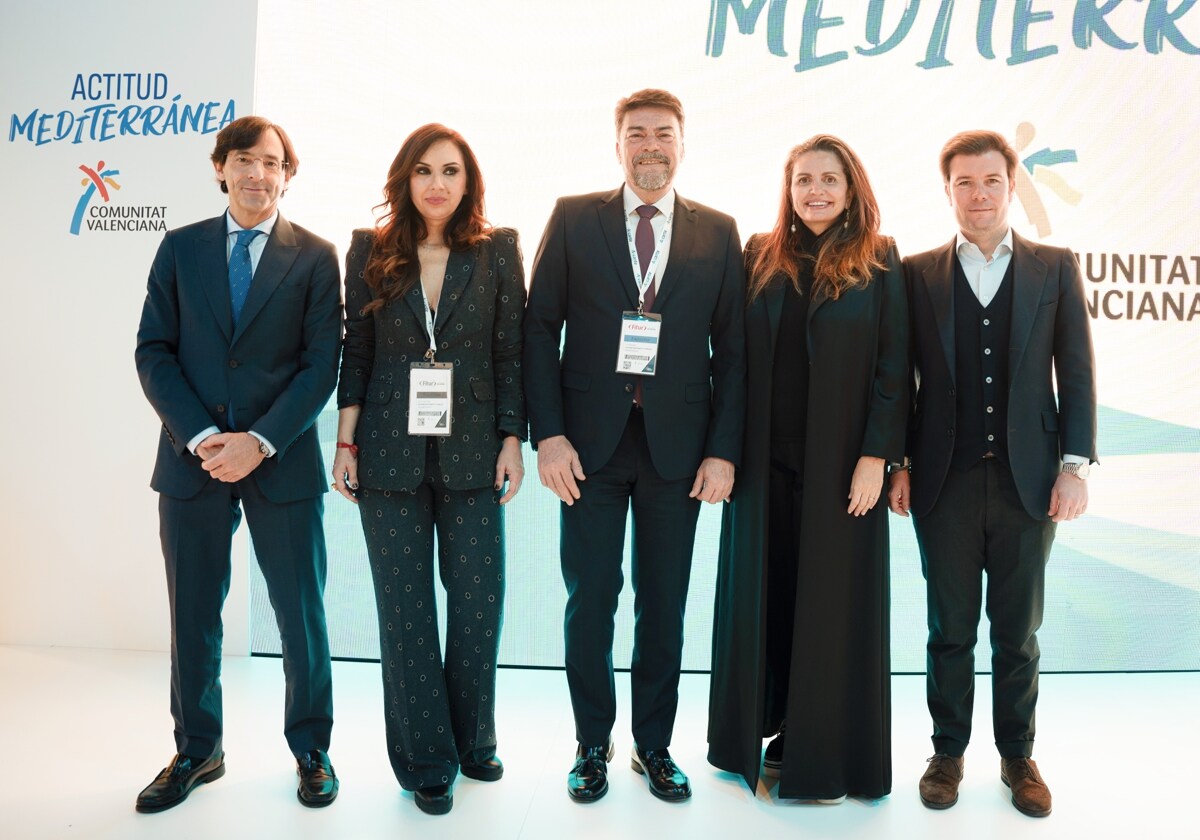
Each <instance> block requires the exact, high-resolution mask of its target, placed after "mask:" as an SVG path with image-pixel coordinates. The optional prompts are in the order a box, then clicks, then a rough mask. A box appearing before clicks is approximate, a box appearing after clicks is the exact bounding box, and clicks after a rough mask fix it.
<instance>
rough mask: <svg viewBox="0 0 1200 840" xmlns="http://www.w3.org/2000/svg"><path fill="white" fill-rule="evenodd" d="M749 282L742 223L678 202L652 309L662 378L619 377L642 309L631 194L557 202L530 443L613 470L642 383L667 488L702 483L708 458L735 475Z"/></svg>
mask: <svg viewBox="0 0 1200 840" xmlns="http://www.w3.org/2000/svg"><path fill="white" fill-rule="evenodd" d="M745 282H746V281H745V272H744V270H743V267H742V256H741V243H740V242H739V240H738V233H737V225H736V223H735V222H734V220H733V219H732V218H731V217H729V216H727V215H725V214H724V213H720V212H718V211H716V210H713V209H711V208H709V207H705V206H704V205H702V204H696V203H695V202H691V201H687V200H685V199H683V198H681V197H679V196H678V194H677V195H676V197H675V221H674V227H673V229H672V232H671V252H670V256H669V258H668V261H667V268H666V272H665V274H664V275H663V277H662V280H661V282H660V284H659V287H658V292H657V295H656V298H655V302H654V307H653V309H654V311H655V312H658V313H660V314H661V315H662V337H661V340H660V344H659V355H658V364H657V373H656V374H655V375H654V376H650V377H635V376H634V375H631V374H621V373H617V372H616V368H617V345H618V339H619V336H620V329H621V313H622V312H623V311H625V310H633V309H636V308H637V286H636V285H635V283H634V278H633V268H632V266H631V264H630V259H629V245H628V240H627V239H626V233H625V209H624V204H623V201H622V191H621V189H620V188H618V189H616V190H612V191H610V192H603V193H591V194H589V195H579V196H571V197H567V198H560V199H559V200H558V202H557V203H556V204H555V206H554V212H553V213H552V214H551V216H550V221H549V223H547V225H546V232H545V233H544V234H543V236H542V242H541V245H539V247H538V252H537V256H536V257H535V258H534V262H533V279H532V282H531V283H530V289H529V306H528V308H527V310H526V312H525V353H524V360H525V361H524V364H525V393H526V394H527V395H528V401H529V420H530V431H531V437H532V439H533V440H534V441H535V442H537V441H541V440H544V439H546V438H548V437H553V436H555V435H566V436H567V438H568V439H569V440H570V441H571V443H572V445H573V446H574V447H575V449H576V450H577V451H578V452H579V457H580V460H581V461H582V464H583V471H584V473H585V474H587V473H591V472H593V471H594V470H596V469H597V468H599V467H602V466H604V464H605V463H607V462H608V460H609V458H610V457H611V456H612V454H613V451H614V450H615V449H616V446H617V443H618V441H619V440H620V439H621V434H622V432H623V431H624V429H625V425H626V422H627V421H628V417H629V412H630V410H631V406H632V404H633V391H634V380H635V378H641V379H642V380H643V397H642V405H643V407H644V412H645V422H646V436H647V439H648V441H649V446H650V456H651V458H652V459H653V462H654V466H655V469H656V470H658V472H659V474H660V475H661V476H662V477H663V478H664V479H668V480H674V479H680V478H683V477H685V476H687V475H691V474H694V473H695V471H696V469H697V467H699V465H700V461H701V460H702V459H703V458H705V457H718V458H724V459H726V460H728V461H732V462H733V463H734V464H735V465H736V464H738V463H739V462H740V461H741V452H742V420H743V412H744V411H745V401H746V346H745V328H744V325H743V323H742V313H743V309H744V305H745V294H746V290H745ZM564 324H565V325H566V333H567V334H566V342H565V345H563V346H562V351H561V357H560V352H559V349H560V339H561V336H562V331H563V325H564ZM710 346H711V355H710Z"/></svg>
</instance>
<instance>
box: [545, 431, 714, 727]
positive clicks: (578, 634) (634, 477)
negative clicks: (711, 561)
mask: <svg viewBox="0 0 1200 840" xmlns="http://www.w3.org/2000/svg"><path fill="white" fill-rule="evenodd" d="M694 481H695V477H694V476H688V477H686V478H682V479H678V480H674V481H668V480H665V479H663V478H662V477H660V476H659V475H658V473H657V472H656V471H655V469H654V465H653V464H652V463H651V460H650V449H649V446H648V445H647V442H646V429H645V425H644V422H643V418H642V412H641V410H639V409H636V408H635V409H633V410H632V411H631V413H630V419H629V422H628V424H627V425H626V428H625V432H624V434H623V435H622V437H621V442H620V443H619V444H618V445H617V449H616V451H615V452H614V453H613V456H612V458H611V459H609V462H608V463H607V464H605V465H604V466H603V467H601V468H600V469H598V470H596V471H595V472H593V473H592V474H591V475H589V476H588V477H587V480H586V481H582V482H580V484H579V492H580V498H579V499H578V500H577V501H576V502H575V503H574V504H573V505H566V504H563V505H562V534H561V559H562V573H563V580H564V582H565V583H566V586H567V609H566V617H565V621H564V635H565V641H566V667H567V684H568V687H569V688H570V692H571V706H572V709H573V710H574V713H575V737H576V739H577V740H578V741H579V743H581V744H585V745H588V746H599V745H602V744H604V743H605V742H606V741H607V740H608V737H609V734H610V733H611V732H612V727H613V723H614V721H615V720H616V715H617V700H616V689H615V685H614V682H613V660H612V646H613V628H614V617H615V615H616V611H617V599H618V596H619V595H620V593H621V588H622V587H623V586H624V575H623V573H622V571H621V563H622V560H623V556H624V550H625V522H626V519H627V517H628V515H629V510H630V507H631V506H632V509H633V552H632V562H631V564H630V574H631V577H632V578H633V591H634V602H633V604H634V606H633V611H634V631H633V633H634V642H633V659H632V663H631V668H630V671H631V673H630V682H631V684H632V694H633V700H632V702H633V705H632V711H633V737H634V739H635V740H636V741H637V744H638V746H639V747H641V748H642V749H644V750H651V749H663V748H666V747H668V746H670V743H671V733H672V730H673V729H674V726H675V711H676V708H677V707H678V705H679V668H680V662H681V660H682V656H683V615H684V609H685V607H686V605H687V591H688V579H689V576H690V574H691V568H692V545H693V543H694V542H695V538H696V519H697V517H698V515H699V512H700V502H699V500H697V499H691V498H688V493H689V492H690V491H691V488H692V484H693V482H694Z"/></svg>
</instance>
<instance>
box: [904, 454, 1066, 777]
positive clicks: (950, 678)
mask: <svg viewBox="0 0 1200 840" xmlns="http://www.w3.org/2000/svg"><path fill="white" fill-rule="evenodd" d="M914 525H915V529H916V535H917V545H918V547H919V548H920V552H921V569H922V572H923V573H924V575H925V580H926V592H927V597H928V612H929V642H928V645H927V648H926V653H927V660H928V677H927V685H926V688H927V698H928V703H929V713H930V715H931V716H932V718H933V746H934V749H935V751H936V752H939V753H946V754H947V755H952V756H961V755H962V754H963V752H964V751H965V750H966V748H967V743H968V742H969V741H970V740H971V710H972V705H973V703H974V699H975V642H976V639H977V633H978V628H979V610H980V606H981V605H985V606H986V609H987V616H988V620H989V621H990V622H991V643H992V730H993V734H994V736H995V740H996V748H997V749H998V750H999V752H1000V755H1001V756H1003V757H1005V758H1011V757H1016V756H1026V757H1028V756H1030V755H1032V754H1033V739H1034V730H1035V727H1034V712H1035V709H1036V706H1037V695H1038V660H1039V657H1040V652H1039V650H1038V641H1037V631H1038V628H1039V627H1041V625H1042V607H1043V601H1044V592H1045V582H1046V561H1047V560H1048V559H1049V557H1050V547H1051V545H1052V543H1053V542H1054V531H1055V523H1054V522H1052V521H1050V520H1041V519H1034V518H1033V517H1031V516H1030V515H1029V514H1028V513H1027V512H1026V511H1025V508H1024V507H1023V506H1022V504H1021V500H1020V498H1019V497H1018V496H1017V488H1016V485H1015V484H1014V483H1013V478H1012V473H1011V472H1010V471H1009V468H1008V467H1007V466H1006V465H1005V464H1004V463H1002V462H1001V461H1000V460H998V459H996V458H986V459H983V460H980V461H978V462H976V463H975V464H973V465H972V466H971V467H969V468H968V469H965V470H958V469H954V468H951V469H950V470H949V472H948V474H947V476H946V482H945V484H944V485H943V486H942V490H941V494H940V495H939V497H938V500H937V503H936V504H935V505H934V507H933V509H932V510H931V511H930V512H929V513H928V514H926V515H925V516H923V517H920V518H917V519H915V520H914ZM984 574H986V575H987V593H986V600H985V597H984V591H983V582H982V581H983V576H984Z"/></svg>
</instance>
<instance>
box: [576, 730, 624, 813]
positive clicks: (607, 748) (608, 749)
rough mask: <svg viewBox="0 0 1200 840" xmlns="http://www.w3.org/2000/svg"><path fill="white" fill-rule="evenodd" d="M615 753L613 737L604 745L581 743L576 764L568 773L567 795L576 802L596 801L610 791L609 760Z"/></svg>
mask: <svg viewBox="0 0 1200 840" xmlns="http://www.w3.org/2000/svg"><path fill="white" fill-rule="evenodd" d="M614 753H615V747H613V742H612V738H609V739H608V743H607V744H605V745H604V746H602V747H585V746H584V745H583V744H580V745H579V747H578V748H577V749H576V750H575V766H574V767H572V768H571V772H570V773H569V774H567V795H569V796H570V797H571V798H572V799H574V800H575V801H576V802H595V801H596V800H597V799H599V798H600V797H602V796H604V794H606V793H608V762H610V761H612V757H613V754H614Z"/></svg>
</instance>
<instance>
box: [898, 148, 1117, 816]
mask: <svg viewBox="0 0 1200 840" xmlns="http://www.w3.org/2000/svg"><path fill="white" fill-rule="evenodd" d="M1017 166H1018V161H1017V155H1016V152H1014V151H1013V149H1012V147H1011V146H1010V145H1009V144H1008V142H1007V141H1006V140H1005V139H1004V138H1003V137H1002V136H1000V135H999V134H996V133H995V132H991V131H965V132H962V133H961V134H957V135H955V136H954V137H952V138H950V140H949V141H948V142H947V143H946V145H945V147H943V149H942V154H941V168H942V178H943V179H944V181H945V189H946V196H947V198H948V199H949V201H950V206H951V207H953V208H954V214H955V217H956V219H957V221H958V227H959V233H958V234H957V235H956V236H955V237H954V239H952V240H951V241H950V242H948V243H947V244H945V245H942V246H941V247H939V248H935V249H933V250H931V251H926V252H925V253H922V254H916V255H914V256H910V257H906V258H905V259H904V277H905V282H906V284H907V286H908V297H909V314H910V317H911V318H912V331H911V335H912V342H913V353H912V359H913V366H914V374H915V376H914V383H916V386H917V387H916V391H915V394H914V399H913V416H912V419H911V422H910V424H909V431H908V454H909V457H910V459H911V464H910V465H909V466H911V476H910V472H909V469H908V468H907V467H906V465H900V464H897V465H894V469H893V471H892V478H891V488H890V491H889V494H888V499H889V504H890V507H891V509H892V510H893V511H894V512H896V513H898V514H900V515H902V516H908V514H909V511H910V510H911V512H912V516H913V525H914V527H915V529H916V535H917V547H918V548H919V549H920V552H921V569H922V571H923V572H924V574H925V579H926V594H927V599H928V607H929V609H928V613H929V641H928V645H927V650H926V652H927V658H928V671H929V673H928V681H927V694H928V703H929V713H930V716H931V717H932V718H933V747H934V751H935V754H934V755H933V757H932V758H930V759H929V762H928V764H929V766H928V768H927V769H926V771H925V774H924V775H923V776H922V778H921V782H920V785H919V790H920V795H921V801H922V802H923V803H925V805H926V806H927V807H929V808H935V809H944V808H949V807H950V806H952V805H954V804H955V803H956V802H957V801H958V788H959V784H960V782H961V781H962V776H963V754H964V752H965V751H966V748H967V744H968V743H969V741H970V738H971V712H972V706H973V701H974V697H975V657H974V653H975V641H976V632H977V628H978V626H979V611H980V608H981V607H983V606H986V608H987V615H988V619H989V620H990V623H991V643H992V732H993V735H994V737H995V743H996V749H997V751H998V752H999V753H1000V758H1001V765H1000V778H1001V780H1002V781H1003V782H1004V784H1005V785H1007V786H1008V787H1009V788H1010V790H1011V794H1010V796H1011V798H1012V803H1013V805H1014V806H1016V808H1017V810H1019V811H1021V812H1022V813H1023V814H1027V815H1028V816H1031V817H1044V816H1047V815H1049V813H1050V810H1051V801H1052V800H1051V796H1050V789H1049V787H1048V786H1047V785H1046V782H1045V780H1044V779H1043V778H1042V775H1041V772H1040V771H1039V770H1038V767H1037V764H1036V763H1035V762H1034V761H1033V758H1032V756H1033V741H1034V729H1035V727H1034V712H1035V709H1036V706H1037V697H1038V661H1039V657H1040V651H1039V648H1038V641H1037V630H1038V628H1039V627H1040V626H1041V623H1042V607H1043V602H1044V591H1045V585H1046V563H1047V561H1048V560H1049V558H1050V547H1051V545H1052V544H1053V542H1054V532H1055V529H1056V527H1057V524H1058V523H1059V522H1069V521H1071V520H1073V519H1077V518H1078V517H1079V516H1081V515H1082V514H1083V513H1084V511H1086V510H1087V501H1088V492H1087V481H1086V479H1087V476H1088V469H1089V465H1090V464H1091V463H1092V462H1093V461H1095V460H1096V373H1095V368H1096V365H1095V359H1094V356H1093V353H1092V339H1091V332H1090V327H1089V319H1088V312H1087V306H1086V304H1085V302H1084V295H1083V280H1082V278H1081V277H1080V273H1079V265H1078V263H1077V262H1076V260H1075V255H1074V254H1073V253H1071V251H1070V250H1068V249H1066V248H1060V247H1054V246H1051V245H1045V244H1042V243H1037V242H1030V241H1029V240H1027V239H1025V238H1023V237H1022V236H1020V235H1019V234H1017V233H1015V232H1014V231H1013V230H1012V228H1011V227H1010V226H1009V224H1008V208H1009V205H1010V203H1011V202H1012V198H1013V194H1014V189H1015V184H1016V170H1017ZM985 575H986V577H987V587H986V593H985V589H984V586H983V579H984V576H985Z"/></svg>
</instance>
